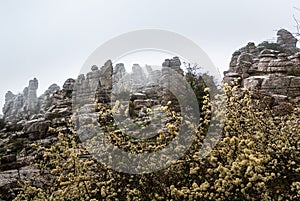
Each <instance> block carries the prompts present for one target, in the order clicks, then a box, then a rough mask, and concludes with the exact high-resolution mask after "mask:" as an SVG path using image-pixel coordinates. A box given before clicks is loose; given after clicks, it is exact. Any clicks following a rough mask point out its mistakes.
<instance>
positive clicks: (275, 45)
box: [258, 41, 285, 53]
mask: <svg viewBox="0 0 300 201" xmlns="http://www.w3.org/2000/svg"><path fill="white" fill-rule="evenodd" d="M258 46H263V47H265V48H266V49H270V50H275V51H279V52H281V53H285V50H284V48H282V47H281V46H280V45H279V44H278V43H270V42H268V41H264V42H262V43H260V44H259V45H258Z"/></svg>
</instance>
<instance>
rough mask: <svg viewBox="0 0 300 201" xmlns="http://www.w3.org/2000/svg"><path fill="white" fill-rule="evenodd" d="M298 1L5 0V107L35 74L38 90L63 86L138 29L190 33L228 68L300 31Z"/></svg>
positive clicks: (0, 95) (1, 1)
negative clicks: (236, 55) (101, 50)
mask: <svg viewBox="0 0 300 201" xmlns="http://www.w3.org/2000/svg"><path fill="white" fill-rule="evenodd" d="M294 7H298V8H300V1H299V0H276V1H274V0H243V1H238V0H226V1H224V0H218V1H217V0H209V1H208V0H207V1H204V0H26V1H22V0H10V1H6V0H0V26H1V30H0V69H1V73H0V107H2V105H3V104H4V95H5V93H6V91H8V90H11V91H12V92H14V93H18V92H22V90H23V88H24V87H25V86H27V85H28V81H29V80H30V79H33V78H34V77H36V78H37V79H38V80H39V89H38V94H39V95H40V94H42V93H43V92H44V91H45V90H46V89H47V88H48V87H49V86H50V85H51V84H52V83H57V84H58V85H60V86H62V85H63V83H64V81H65V80H67V79H68V78H70V77H72V78H76V77H77V76H78V74H79V72H80V69H81V67H82V65H83V64H84V62H85V61H86V59H87V58H88V57H89V55H91V53H92V52H93V51H94V50H95V49H96V48H97V47H99V46H100V45H101V44H103V43H105V42H106V41H108V40H110V39H112V38H114V37H116V36H118V35H120V34H123V33H127V32H130V31H135V30H140V29H162V30H168V31H172V32H175V33H178V34H180V35H183V36H185V37H186V38H189V39H190V40H192V41H193V42H195V43H196V44H197V45H198V46H199V47H201V48H202V49H203V50H204V51H205V52H206V54H207V55H208V56H209V57H210V59H211V60H212V62H213V63H214V64H215V66H216V67H217V68H218V69H219V71H220V72H221V73H222V72H223V71H225V70H227V69H228V65H229V61H230V59H231V55H232V53H233V52H234V51H235V50H237V49H239V48H241V47H242V46H245V45H246V44H247V43H248V42H250V41H251V42H255V43H256V44H257V43H260V42H262V41H264V40H274V39H275V37H276V30H278V29H280V28H285V29H287V30H290V31H291V32H295V31H296V28H295V22H294V20H293V14H294V15H295V16H296V17H297V16H298V17H299V18H300V11H297V10H296V9H294ZM141 62H143V61H141ZM0 113H1V112H0Z"/></svg>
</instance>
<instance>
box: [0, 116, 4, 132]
mask: <svg viewBox="0 0 300 201" xmlns="http://www.w3.org/2000/svg"><path fill="white" fill-rule="evenodd" d="M4 127H5V121H4V119H1V118H0V130H1V129H3V128H4Z"/></svg>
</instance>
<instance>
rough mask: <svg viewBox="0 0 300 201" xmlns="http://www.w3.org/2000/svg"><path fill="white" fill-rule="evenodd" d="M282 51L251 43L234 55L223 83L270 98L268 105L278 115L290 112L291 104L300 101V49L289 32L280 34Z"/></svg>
mask: <svg viewBox="0 0 300 201" xmlns="http://www.w3.org/2000/svg"><path fill="white" fill-rule="evenodd" d="M277 36H278V38H277V43H275V45H276V46H278V47H279V48H280V50H274V49H270V48H269V49H268V48H266V47H264V46H256V45H255V44H254V43H252V42H250V43H248V44H247V45H246V46H245V47H243V48H241V49H239V50H237V51H236V52H234V53H233V55H232V59H231V62H230V66H229V70H228V71H226V72H224V79H223V82H225V83H228V84H231V85H232V84H233V82H234V80H236V79H238V80H239V81H238V85H239V86H240V87H245V88H248V89H250V90H252V91H255V92H256V94H257V95H264V96H265V97H266V96H268V97H269V98H268V101H267V102H268V104H269V106H270V107H272V108H275V111H276V114H278V115H280V114H284V113H288V111H289V110H288V108H290V104H289V103H295V102H299V101H300V49H299V48H297V47H296V43H297V39H296V38H295V37H294V36H293V35H292V34H291V33H290V32H288V31H287V30H284V29H281V30H279V31H278V32H277Z"/></svg>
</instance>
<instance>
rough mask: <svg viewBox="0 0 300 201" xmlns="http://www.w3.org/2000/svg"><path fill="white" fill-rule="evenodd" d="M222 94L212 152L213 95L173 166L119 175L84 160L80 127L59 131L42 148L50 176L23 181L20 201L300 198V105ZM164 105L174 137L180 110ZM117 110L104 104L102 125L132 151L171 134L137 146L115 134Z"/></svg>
mask: <svg viewBox="0 0 300 201" xmlns="http://www.w3.org/2000/svg"><path fill="white" fill-rule="evenodd" d="M224 91H225V94H226V96H225V97H221V98H225V100H226V101H225V102H226V104H227V111H226V118H225V125H224V128H223V133H222V137H221V139H220V140H219V142H218V144H217V145H216V147H214V149H213V150H212V151H211V152H210V153H209V154H208V155H207V157H204V158H201V157H199V153H200V150H201V147H202V143H203V140H204V139H205V137H206V132H207V128H208V127H209V125H210V123H211V120H212V119H211V117H210V109H211V102H210V98H209V96H208V95H206V96H205V97H203V112H204V113H203V114H202V115H201V121H200V124H199V128H198V131H197V135H196V136H197V137H196V139H195V140H194V142H193V144H192V146H191V148H190V149H189V150H188V152H187V153H186V154H185V155H184V156H183V157H181V158H180V159H179V160H178V161H177V162H176V163H174V164H172V165H170V166H169V167H168V168H166V169H163V170H159V171H156V172H152V173H148V174H138V175H133V174H126V173H122V172H117V171H115V170H113V169H109V168H107V167H105V166H104V165H102V164H100V163H99V162H97V161H96V160H94V159H93V157H91V156H88V157H86V158H84V157H82V156H85V155H86V154H87V153H86V151H85V149H84V147H80V145H79V144H78V141H77V140H76V132H74V135H67V134H60V135H59V137H58V141H57V142H56V143H55V144H53V145H52V146H51V147H50V148H48V149H47V148H40V153H42V154H43V155H42V157H41V159H40V160H39V161H38V166H39V168H40V170H41V174H43V176H44V177H45V178H49V179H48V180H46V181H44V183H43V184H42V185H39V186H38V185H36V184H34V182H25V183H24V186H23V188H22V189H21V190H20V193H19V195H18V197H17V198H16V199H15V200H191V201H192V200H300V140H299V138H300V126H299V125H300V122H299V121H300V106H299V105H297V104H295V105H294V110H293V112H292V113H290V114H288V115H285V116H280V117H279V116H274V115H273V113H272V111H271V110H269V109H262V107H259V104H260V102H259V101H258V100H257V99H255V98H253V92H251V91H248V90H246V89H239V88H237V87H230V86H228V85H224ZM163 109H164V110H166V111H167V114H168V117H169V118H170V119H169V121H168V123H167V124H166V128H167V130H168V131H169V132H170V133H173V134H174V135H175V136H176V133H177V130H178V127H179V126H180V123H179V122H180V114H178V113H174V112H172V111H169V110H168V107H167V106H165V107H164V108H163ZM124 110H125V109H124ZM147 111H148V112H149V113H151V110H147ZM115 112H117V108H113V111H111V110H110V109H109V108H105V107H104V106H103V107H102V106H101V107H100V108H98V113H99V119H98V123H99V125H101V126H102V127H103V128H105V129H104V130H105V132H107V135H108V136H109V139H110V140H111V141H113V142H114V143H116V144H117V145H118V146H119V147H120V148H122V149H124V150H127V151H128V152H132V153H141V152H143V151H155V150H156V149H157V146H159V148H163V147H164V144H167V143H168V141H169V140H172V139H173V137H174V136H172V135H170V136H163V134H160V135H158V136H157V137H156V138H153V141H151V142H147V143H142V144H135V143H134V141H133V140H132V139H131V138H126V136H125V134H124V133H122V132H119V131H118V132H116V130H115V127H114V125H113V122H112V121H113V118H112V114H113V113H115ZM216 140H217V139H216ZM157 141H162V142H163V143H161V144H159V145H157V143H156V142H157Z"/></svg>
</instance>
